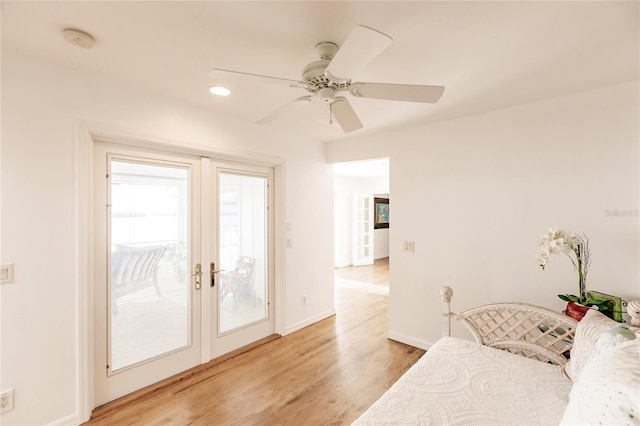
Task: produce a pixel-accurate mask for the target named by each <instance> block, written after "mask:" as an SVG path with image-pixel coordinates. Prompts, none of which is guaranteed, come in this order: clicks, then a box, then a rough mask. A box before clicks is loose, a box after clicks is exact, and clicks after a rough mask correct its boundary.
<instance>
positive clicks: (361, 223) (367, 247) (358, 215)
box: [353, 194, 373, 266]
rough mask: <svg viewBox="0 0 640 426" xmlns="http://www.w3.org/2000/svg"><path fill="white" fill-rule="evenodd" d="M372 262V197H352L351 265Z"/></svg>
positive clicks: (357, 195)
mask: <svg viewBox="0 0 640 426" xmlns="http://www.w3.org/2000/svg"><path fill="white" fill-rule="evenodd" d="M372 264H373V197H372V196H371V195H366V194H356V195H354V197H353V266H362V265H372Z"/></svg>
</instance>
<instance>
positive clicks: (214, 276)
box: [210, 262, 224, 287]
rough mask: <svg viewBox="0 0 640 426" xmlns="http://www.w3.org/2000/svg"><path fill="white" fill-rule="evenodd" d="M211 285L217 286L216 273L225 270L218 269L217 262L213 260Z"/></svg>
mask: <svg viewBox="0 0 640 426" xmlns="http://www.w3.org/2000/svg"><path fill="white" fill-rule="evenodd" d="M210 266H211V269H210V272H211V287H215V286H216V274H217V273H218V272H224V269H216V264H215V262H211V265H210Z"/></svg>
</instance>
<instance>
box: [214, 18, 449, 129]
mask: <svg viewBox="0 0 640 426" xmlns="http://www.w3.org/2000/svg"><path fill="white" fill-rule="evenodd" d="M392 41H393V40H392V39H391V37H389V36H388V35H386V34H383V33H381V32H380V31H377V30H375V29H373V28H369V27H366V26H363V25H357V26H356V27H355V28H354V29H353V31H352V32H351V34H350V35H349V36H348V37H347V39H346V40H345V42H344V43H343V44H342V47H340V48H339V49H338V45H336V44H335V43H332V42H327V41H323V42H320V43H318V44H317V45H316V50H317V52H318V54H319V55H320V59H319V60H317V61H314V62H311V63H310V64H307V65H306V66H305V67H304V68H303V69H302V80H301V81H296V80H290V79H286V78H279V77H271V76H266V75H260V74H251V73H246V72H240V71H231V70H225V69H220V68H214V69H212V70H211V71H209V77H210V78H211V79H224V78H225V77H226V76H237V77H242V78H245V77H246V78H253V79H262V80H263V81H269V82H270V83H276V84H281V85H286V86H289V87H293V88H302V89H305V90H306V91H307V92H309V94H308V95H306V96H301V97H299V98H296V99H294V100H292V101H291V102H289V103H287V104H285V105H283V106H281V107H280V108H278V109H276V110H274V111H272V112H271V113H269V114H267V115H266V116H264V117H262V118H260V119H259V120H258V121H256V123H268V122H271V121H273V120H274V119H276V118H277V117H279V116H281V115H283V114H286V113H287V112H288V111H289V110H291V109H293V108H295V107H297V106H298V105H301V104H305V103H308V102H311V101H312V100H316V99H319V100H321V101H324V102H325V103H327V104H328V105H329V109H330V117H331V116H333V117H335V119H336V120H337V121H338V124H339V125H340V127H341V128H342V130H343V131H344V132H345V133H348V132H352V131H354V130H358V129H360V128H362V123H361V122H360V119H359V118H358V116H357V114H356V112H355V111H354V110H353V108H352V107H351V104H350V103H349V101H348V100H347V98H345V97H344V96H341V95H342V93H343V92H348V93H349V94H351V95H352V96H355V97H359V98H372V99H384V100H393V101H407V102H422V103H435V102H437V101H438V100H439V99H440V97H441V96H442V94H443V92H444V87H442V86H424V85H414V84H388V83H364V82H352V81H351V76H352V75H356V74H357V73H358V72H359V71H360V70H362V69H363V68H364V67H366V66H367V64H369V62H371V60H373V59H374V58H375V57H376V56H378V55H379V54H380V53H381V52H382V51H383V50H384V49H386V48H387V47H388V46H389V45H390V44H391V42H392Z"/></svg>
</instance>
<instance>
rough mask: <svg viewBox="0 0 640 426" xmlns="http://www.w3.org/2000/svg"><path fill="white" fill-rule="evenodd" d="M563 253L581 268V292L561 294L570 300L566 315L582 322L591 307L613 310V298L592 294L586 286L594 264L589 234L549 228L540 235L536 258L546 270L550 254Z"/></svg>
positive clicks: (579, 282)
mask: <svg viewBox="0 0 640 426" xmlns="http://www.w3.org/2000/svg"><path fill="white" fill-rule="evenodd" d="M561 253H564V254H566V255H567V256H568V257H569V259H571V262H572V263H573V267H574V268H575V270H577V271H578V294H577V295H574V294H559V295H558V297H559V298H560V299H562V300H564V301H565V302H567V308H566V310H565V314H567V315H568V316H570V317H572V318H573V319H575V320H578V321H580V320H581V319H582V317H583V316H584V315H585V314H586V313H587V311H588V310H589V309H594V308H597V309H598V310H600V311H603V312H606V311H610V310H611V309H612V306H611V305H610V301H608V300H602V299H597V298H593V297H590V295H589V292H587V289H586V285H585V282H586V279H587V272H588V271H589V266H590V264H591V251H590V250H589V239H588V238H587V236H586V235H584V234H582V235H579V234H576V233H573V232H570V231H566V230H562V229H556V228H549V231H548V232H547V233H546V234H544V235H542V236H541V237H540V241H539V247H538V252H537V254H536V261H537V262H538V265H539V266H540V267H541V268H542V269H543V270H544V268H545V266H546V264H547V260H548V259H549V256H551V255H552V254H561Z"/></svg>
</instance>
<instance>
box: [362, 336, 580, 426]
mask: <svg viewBox="0 0 640 426" xmlns="http://www.w3.org/2000/svg"><path fill="white" fill-rule="evenodd" d="M570 387H571V381H570V380H569V379H568V378H566V377H565V376H564V374H563V373H562V371H561V367H558V366H555V365H551V364H545V363H543V362H540V361H535V360H531V359H528V358H524V357H522V356H520V355H513V354H511V353H508V352H506V351H501V350H498V349H493V348H489V347H487V346H482V345H479V344H477V343H475V342H470V341H467V340H462V339H457V338H454V337H445V338H443V339H441V340H439V341H438V342H437V343H436V344H435V345H433V346H432V347H431V349H429V351H428V352H427V353H426V354H424V356H423V357H422V358H420V360H418V362H417V363H416V364H415V365H414V366H413V367H411V368H410V369H409V370H408V371H407V372H406V373H405V374H404V375H403V376H402V377H401V378H400V379H399V380H398V381H397V382H396V383H395V384H394V385H393V386H392V387H391V388H390V389H389V390H388V391H387V392H386V393H385V394H384V395H382V397H380V399H379V400H378V401H376V402H375V403H374V404H373V405H372V406H371V407H370V408H369V409H368V410H367V411H366V412H365V413H364V414H363V415H362V416H360V418H358V419H357V420H356V421H355V422H354V425H384V424H395V425H415V424H437V425H441V424H447V425H463V424H464V425H469V424H476V425H477V424H485V425H489V424H490V425H497V424H503V425H507V424H508V425H528V424H547V425H550V424H555V425H557V424H559V423H560V420H561V419H562V414H563V412H564V410H565V408H566V406H567V400H566V396H567V392H568V390H569V388H570Z"/></svg>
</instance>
